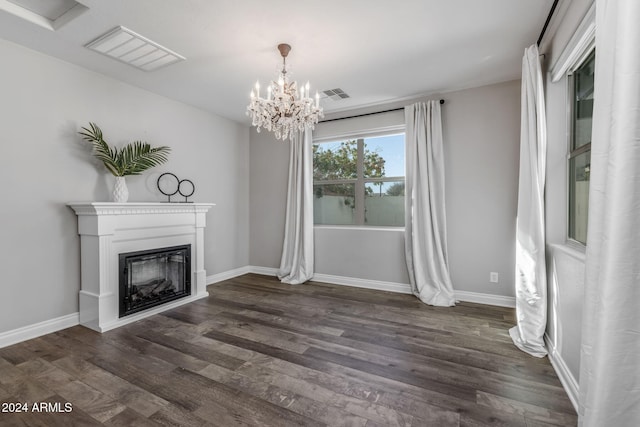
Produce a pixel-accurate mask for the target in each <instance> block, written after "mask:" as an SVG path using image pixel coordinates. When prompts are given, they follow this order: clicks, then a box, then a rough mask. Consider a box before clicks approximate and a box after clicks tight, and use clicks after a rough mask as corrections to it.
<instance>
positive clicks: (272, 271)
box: [249, 265, 278, 276]
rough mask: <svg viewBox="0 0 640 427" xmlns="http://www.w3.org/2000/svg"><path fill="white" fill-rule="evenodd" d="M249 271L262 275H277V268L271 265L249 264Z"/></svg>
mask: <svg viewBox="0 0 640 427" xmlns="http://www.w3.org/2000/svg"><path fill="white" fill-rule="evenodd" d="M249 271H250V272H251V273H254V274H262V275H263V276H277V275H278V269H277V268H273V267H258V266H257V265H250V266H249Z"/></svg>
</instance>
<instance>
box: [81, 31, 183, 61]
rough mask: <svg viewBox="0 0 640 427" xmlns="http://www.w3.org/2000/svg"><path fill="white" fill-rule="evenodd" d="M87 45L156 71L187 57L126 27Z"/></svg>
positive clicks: (120, 59) (104, 53) (121, 59)
mask: <svg viewBox="0 0 640 427" xmlns="http://www.w3.org/2000/svg"><path fill="white" fill-rule="evenodd" d="M85 47H88V48H89V49H92V50H95V51H96V52H99V53H101V54H103V55H107V56H109V57H111V58H114V59H117V60H118V61H120V62H124V63H125V64H128V65H131V66H132V67H136V68H138V69H140V70H143V71H155V70H157V69H158V68H161V67H165V66H167V65H169V64H174V63H176V62H179V61H184V60H185V59H186V58H185V57H184V56H182V55H179V54H177V53H175V52H173V51H172V50H169V49H167V48H166V47H164V46H160V45H159V44H158V43H155V42H152V41H151V40H149V39H147V38H146V37H142V36H141V35H140V34H137V33H134V32H133V31H131V30H130V29H128V28H125V27H116V28H114V29H113V30H111V31H109V32H108V33H106V34H104V35H102V36H100V37H98V38H97V39H95V40H94V41H92V42H90V43H88V44H87V45H85Z"/></svg>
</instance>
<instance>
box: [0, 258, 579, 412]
mask: <svg viewBox="0 0 640 427" xmlns="http://www.w3.org/2000/svg"><path fill="white" fill-rule="evenodd" d="M248 273H254V274H261V275H263V276H277V275H278V269H277V268H272V267H260V266H255V265H247V266H245V267H240V268H236V269H233V270H228V271H225V272H222V273H217V274H213V275H211V276H207V285H213V284H215V283H219V282H222V281H224V280H228V279H233V278H234V277H238V276H242V275H244V274H248ZM312 280H313V281H316V282H324V283H330V284H333V285H341V286H353V287H355V288H365V289H374V290H379V291H388V292H396V293H401V294H411V293H412V292H411V285H409V284H407V283H397V282H385V281H380V280H370V279H358V278H356V277H345V276H334V275H331V274H321V273H320V274H314V275H313V279H312ZM208 295H209V294H208V293H207V294H202V295H193V296H191V297H188V298H181V299H180V300H178V301H176V302H174V303H170V304H165V305H163V306H162V307H158V308H157V309H155V310H154V309H151V310H145V312H144V313H140V314H139V315H132V316H127V318H126V319H124V320H125V322H124V323H118V325H105V326H104V327H103V328H102V332H106V331H108V330H110V329H113V328H115V327H116V326H121V325H124V324H127V323H131V322H135V321H136V320H139V319H140V318H142V317H147V316H149V315H152V314H156V313H159V312H161V311H163V310H166V309H168V308H175V307H178V306H181V305H184V304H187V303H189V302H193V301H195V300H198V299H200V298H205V297H207V296H208ZM456 300H460V301H467V302H475V303H479V304H487V305H496V306H500V307H515V298H514V297H506V296H502V295H492V294H480V293H476V292H466V291H456ZM122 320H123V319H120V321H122ZM79 324H80V313H72V314H68V315H66V316H62V317H58V318H56V319H51V320H45V321H44V322H40V323H36V324H33V325H29V326H24V327H22V328H18V329H14V330H11V331H7V332H2V333H0V348H3V347H7V346H9V345H13V344H17V343H19V342H22V341H26V340H30V339H33V338H37V337H40V336H42V335H46V334H50V333H53V332H57V331H60V330H62V329H66V328H70V327H72V326H76V325H79ZM549 347H550V348H551V346H550V345H549ZM550 353H551V352H550ZM551 357H552V356H551V355H550V357H549V358H550V359H551ZM558 357H559V356H558ZM552 363H553V360H552ZM559 363H561V364H562V366H563V367H564V369H565V370H566V372H567V373H568V372H569V371H568V370H567V368H566V365H565V364H564V362H563V361H562V359H561V358H560V362H559ZM554 367H555V365H554ZM556 370H558V369H556ZM567 375H569V378H570V379H571V380H572V381H573V384H575V383H576V382H575V380H574V379H573V377H572V376H571V374H570V373H568V374H567ZM558 376H559V377H560V380H561V381H562V383H563V384H564V383H565V381H564V380H563V379H562V376H561V375H560V373H558ZM574 387H577V386H574ZM565 388H567V386H566V385H565ZM567 393H568V394H569V397H571V394H570V393H569V391H568V389H567ZM576 396H577V392H576ZM572 402H573V400H572ZM574 405H575V403H574Z"/></svg>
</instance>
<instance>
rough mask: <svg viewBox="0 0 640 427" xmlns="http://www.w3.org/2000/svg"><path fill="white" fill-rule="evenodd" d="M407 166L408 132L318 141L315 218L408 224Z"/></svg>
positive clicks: (331, 221) (330, 221)
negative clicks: (406, 213)
mask: <svg viewBox="0 0 640 427" xmlns="http://www.w3.org/2000/svg"><path fill="white" fill-rule="evenodd" d="M404 170H405V168H404V133H395V134H393V135H383V136H374V137H353V138H345V139H342V140H337V141H336V140H334V141H329V142H316V143H314V144H313V192H314V199H313V201H314V202H313V218H314V223H315V224H327V225H370V226H391V227H403V226H404V174H405V172H404Z"/></svg>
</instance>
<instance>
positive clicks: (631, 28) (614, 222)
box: [578, 0, 640, 427]
mask: <svg viewBox="0 0 640 427" xmlns="http://www.w3.org/2000/svg"><path fill="white" fill-rule="evenodd" d="M639 17H640V1H638V0H597V1H596V59H595V62H596V63H595V94H594V111H593V138H592V143H591V176H590V178H591V182H590V189H589V225H588V235H587V239H588V240H587V256H586V266H585V268H586V271H585V306H584V311H583V322H582V324H583V328H582V347H581V358H580V407H579V414H578V415H579V424H580V425H581V426H584V427H587V426H589V427H591V426H593V427H596V426H598V427H599V426H616V427H632V426H634V427H635V426H638V425H640V54H639V50H638V46H640V26H639V25H638V18H639Z"/></svg>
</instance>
